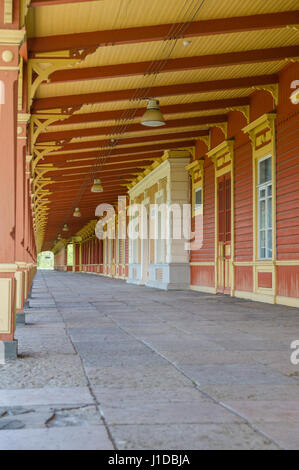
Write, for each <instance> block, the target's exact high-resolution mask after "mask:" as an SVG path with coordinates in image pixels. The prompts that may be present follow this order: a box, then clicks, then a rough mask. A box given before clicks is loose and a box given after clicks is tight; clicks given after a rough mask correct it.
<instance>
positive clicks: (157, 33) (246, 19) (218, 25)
mask: <svg viewBox="0 0 299 470" xmlns="http://www.w3.org/2000/svg"><path fill="white" fill-rule="evenodd" d="M34 1H35V3H36V6H37V3H43V4H45V1H47V0H44V1H43V0H32V2H33V4H34ZM48 1H51V0H48ZM53 1H55V0H53ZM56 1H59V0H56ZM60 1H63V0H60ZM64 1H65V0H64ZM298 23H299V10H296V11H284V12H278V13H268V14H263V15H251V16H240V17H232V18H219V19H212V20H204V21H195V22H193V23H192V24H191V25H190V26H189V28H188V29H187V31H185V32H184V36H183V37H184V38H192V37H201V36H211V35H215V34H231V33H240V32H246V31H257V30H263V29H271V28H283V27H285V26H288V25H294V24H298ZM181 26H182V24H176V25H175V27H173V28H172V25H171V24H163V25H154V26H143V27H135V28H125V29H117V30H106V31H95V32H88V33H77V34H62V35H57V36H48V37H42V38H33V39H29V40H28V46H29V50H30V51H31V52H32V53H42V52H53V51H61V50H69V49H78V48H79V49H84V48H90V47H94V46H97V47H101V46H102V47H103V46H107V45H120V44H136V43H139V42H150V41H164V40H165V39H172V37H171V36H170V37H169V32H170V28H171V29H172V31H181V30H182V28H181Z"/></svg>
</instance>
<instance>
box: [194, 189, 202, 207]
mask: <svg viewBox="0 0 299 470" xmlns="http://www.w3.org/2000/svg"><path fill="white" fill-rule="evenodd" d="M194 202H195V211H198V210H201V209H202V188H197V189H195V192H194Z"/></svg>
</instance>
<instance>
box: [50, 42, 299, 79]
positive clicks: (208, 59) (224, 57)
mask: <svg viewBox="0 0 299 470" xmlns="http://www.w3.org/2000/svg"><path fill="white" fill-rule="evenodd" d="M297 56H299V46H288V47H274V48H270V49H255V50H247V51H246V53H244V51H238V52H227V53H224V54H209V55H202V56H195V57H181V58H177V59H169V60H168V61H167V63H164V62H165V61H164V60H160V61H159V60H157V61H154V62H151V61H148V62H135V63H127V64H116V65H104V66H101V67H87V68H81V69H72V70H58V71H56V72H53V73H52V74H51V75H50V77H49V83H56V82H70V81H82V80H97V79H101V80H103V79H107V78H119V77H131V76H138V75H147V74H148V72H149V71H151V73H153V71H154V70H160V69H161V63H163V64H164V65H163V69H161V70H160V72H159V73H169V72H178V71H181V72H182V71H186V70H196V69H205V68H215V67H228V66H232V65H242V64H250V63H257V62H270V61H275V60H281V59H284V58H286V57H290V58H291V57H297Z"/></svg>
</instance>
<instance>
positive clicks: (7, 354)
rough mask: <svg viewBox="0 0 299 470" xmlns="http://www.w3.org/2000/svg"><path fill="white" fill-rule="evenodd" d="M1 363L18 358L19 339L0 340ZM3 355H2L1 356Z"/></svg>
mask: <svg viewBox="0 0 299 470" xmlns="http://www.w3.org/2000/svg"><path fill="white" fill-rule="evenodd" d="M0 352H1V354H0V364H1V363H3V362H4V363H5V362H6V361H12V360H15V359H17V358H18V341H17V340H13V341H0ZM1 356H2V357H1Z"/></svg>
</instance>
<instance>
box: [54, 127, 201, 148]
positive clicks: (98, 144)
mask: <svg viewBox="0 0 299 470" xmlns="http://www.w3.org/2000/svg"><path fill="white" fill-rule="evenodd" d="M207 135H209V132H208V131H205V130H196V131H185V132H171V133H168V134H154V135H152V134H150V135H146V136H143V137H129V138H122V139H119V140H116V143H117V147H118V148H120V147H119V146H123V145H133V144H141V143H146V142H148V143H149V142H163V141H164V140H167V141H169V142H170V141H172V140H177V141H179V140H180V139H189V138H196V137H204V136H207ZM114 146H115V144H114V143H112V142H111V140H107V139H105V140H87V141H83V142H74V143H66V144H64V145H63V148H62V149H61V150H60V151H59V152H63V151H65V152H66V151H71V150H84V149H86V150H87V149H101V148H108V147H110V148H111V147H114Z"/></svg>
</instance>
